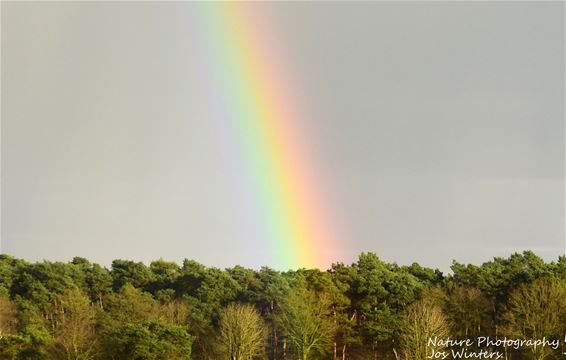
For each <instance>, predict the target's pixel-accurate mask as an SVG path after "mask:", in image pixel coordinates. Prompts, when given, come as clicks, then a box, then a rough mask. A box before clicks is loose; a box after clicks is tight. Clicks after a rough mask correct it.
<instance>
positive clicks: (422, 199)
mask: <svg viewBox="0 0 566 360" xmlns="http://www.w3.org/2000/svg"><path fill="white" fill-rule="evenodd" d="M201 5H202V4H201ZM201 5H199V4H196V3H188V2H186V3H179V2H175V3H147V2H145V3H131V2H122V3H112V2H101V3H94V2H90V3H84V2H74V3H72V2H65V3H39V2H18V3H16V2H5V1H3V2H2V4H1V6H2V139H1V140H2V148H1V150H2V233H1V236H2V244H1V245H2V252H4V253H8V254H12V255H15V256H18V257H23V258H26V259H30V260H35V259H43V258H45V259H50V260H69V259H71V258H72V257H73V256H85V257H88V258H90V259H92V260H94V261H97V262H102V263H104V264H108V263H109V262H110V260H111V259H114V258H128V259H136V260H143V261H149V260H151V259H156V258H159V257H163V258H166V259H171V260H177V261H179V260H180V259H182V258H184V257H188V258H193V259H196V260H197V261H200V262H202V263H204V264H206V265H213V266H221V267H224V266H232V265H234V264H241V265H245V266H250V267H259V266H260V265H272V266H273V265H274V264H272V263H270V261H269V260H268V259H269V256H268V253H269V251H270V249H269V246H270V244H269V241H266V240H265V239H260V238H254V236H257V235H254V234H256V232H254V230H253V229H248V228H246V226H248V227H253V226H255V225H254V223H253V221H252V222H249V223H246V224H244V225H242V222H241V218H240V216H239V213H240V212H242V211H243V209H242V207H243V206H244V205H243V204H242V203H241V202H240V201H239V200H238V199H239V198H238V194H236V193H235V192H236V191H237V190H235V189H234V187H233V186H232V184H233V183H234V182H236V181H237V180H235V177H238V176H240V175H239V174H238V172H237V171H236V172H234V164H226V159H225V158H224V157H223V154H222V150H221V149H222V148H223V144H222V142H223V141H224V140H223V138H222V137H221V136H218V127H217V126H218V124H219V123H221V122H222V121H226V119H223V118H222V115H221V113H219V112H218V111H216V109H214V108H213V107H212V106H211V102H210V96H212V95H211V94H212V93H213V92H214V91H215V89H214V87H213V86H212V85H211V84H210V83H207V82H206V79H209V78H210V74H208V73H207V71H210V67H209V66H208V64H207V62H211V61H213V60H214V59H208V58H207V55H206V52H205V50H204V49H205V48H206V47H207V44H206V41H207V38H206V36H203V32H204V33H206V31H208V30H206V29H205V28H206V26H207V25H206V18H205V17H204V15H202V12H203V10H202V6H201ZM209 6H214V5H209ZM248 6H252V7H254V11H257V12H258V13H260V14H263V13H265V18H266V19H268V21H266V22H265V23H266V24H268V26H269V27H270V29H265V31H266V32H267V33H269V34H271V32H270V31H272V30H273V33H274V34H276V35H277V36H274V37H273V39H274V40H273V41H277V42H279V44H278V46H279V47H280V48H282V49H285V51H286V56H287V58H288V60H289V61H290V62H292V63H293V64H294V67H293V69H294V71H295V72H296V73H295V78H296V79H300V84H296V85H299V86H297V88H296V92H297V94H296V95H297V97H298V98H300V99H301V100H300V101H301V102H302V103H303V104H306V105H307V106H308V109H309V112H310V117H309V118H308V120H306V121H309V123H308V124H305V126H306V127H308V128H309V129H312V130H313V131H312V133H310V134H308V136H310V138H309V139H310V140H312V146H311V147H312V151H313V152H316V153H317V154H318V157H317V158H318V159H319V161H320V168H322V169H325V172H324V174H320V176H321V177H323V178H324V179H323V182H324V184H322V182H321V186H325V187H326V188H327V189H332V194H331V197H332V201H330V202H331V203H332V206H333V207H335V212H336V214H337V217H338V218H340V219H341V224H340V227H341V229H342V230H343V234H342V236H343V237H344V238H342V239H341V241H340V242H339V243H338V244H336V248H335V249H334V252H335V253H336V254H338V256H337V258H336V259H335V260H336V261H344V262H347V263H349V262H352V261H354V260H355V258H356V257H357V255H358V254H359V252H361V251H373V252H376V253H377V254H378V255H380V256H381V257H382V258H383V259H385V260H388V261H396V262H399V263H402V264H405V263H411V262H413V261H417V262H420V263H421V264H424V265H427V266H434V267H440V268H441V269H447V267H448V266H449V264H450V263H451V261H452V259H456V260H458V261H461V262H476V263H477V262H480V261H485V260H488V259H490V258H491V257H493V256H507V255H509V254H510V253H512V252H514V251H522V250H525V249H532V250H535V251H536V252H537V253H538V254H539V255H541V256H543V257H544V258H546V259H555V258H556V257H557V256H558V255H560V254H562V253H563V252H564V3H562V2H546V3H544V2H540V1H537V2H517V3H512V2H415V3H413V2H399V3H390V2H387V3H386V2H374V3H370V2H359V3H350V2H310V3H306V2H301V3H296V2H293V3H290V2H289V3H280V2H279V3H263V4H259V3H256V4H252V5H248Z"/></svg>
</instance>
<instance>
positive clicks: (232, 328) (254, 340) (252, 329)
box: [219, 304, 267, 360]
mask: <svg viewBox="0 0 566 360" xmlns="http://www.w3.org/2000/svg"><path fill="white" fill-rule="evenodd" d="M266 335H267V332H266V328H265V325H264V322H263V320H262V318H261V316H260V315H259V313H258V312H257V310H256V309H255V308H254V307H253V306H252V305H242V304H230V305H228V307H226V308H225V309H223V310H222V312H221V314H220V336H219V343H220V353H221V354H222V357H223V358H224V359H226V360H251V359H253V358H255V357H257V356H258V355H261V353H262V352H263V350H264V345H265V341H266Z"/></svg>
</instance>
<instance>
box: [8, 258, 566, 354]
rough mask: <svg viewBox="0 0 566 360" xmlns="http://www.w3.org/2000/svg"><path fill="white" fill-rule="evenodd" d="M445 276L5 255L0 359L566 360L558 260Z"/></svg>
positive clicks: (565, 295) (356, 266) (391, 267)
mask: <svg viewBox="0 0 566 360" xmlns="http://www.w3.org/2000/svg"><path fill="white" fill-rule="evenodd" d="M451 269H452V271H451V273H450V274H447V275H445V274H443V273H442V272H440V271H439V270H437V269H430V268H426V267H422V266H420V265H419V264H417V263H414V264H412V265H410V266H400V265H397V264H395V263H387V262H384V261H382V260H381V259H379V257H378V256H376V255H375V254H373V253H363V254H361V255H360V256H359V258H358V260H357V262H355V263H353V264H351V265H345V264H343V263H336V264H333V265H332V267H331V268H330V269H328V270H327V271H321V270H318V269H298V270H294V271H286V272H280V271H276V270H273V269H271V268H268V267H262V268H261V269H259V270H252V269H247V268H244V267H241V266H235V267H233V268H228V269H218V268H211V267H205V266H203V265H202V264H199V263H198V262H195V261H192V260H184V261H183V263H182V264H181V265H178V264H176V263H174V262H169V261H165V260H156V261H153V262H151V263H150V264H149V266H146V265H145V264H144V263H142V262H135V261H129V260H114V261H113V262H112V265H111V267H110V269H108V268H106V267H103V266H100V265H98V264H94V263H91V262H90V261H88V260H87V259H85V258H80V257H76V258H74V259H73V260H72V261H71V262H69V263H63V262H50V261H42V262H34V263H30V262H26V261H24V260H21V259H17V258H14V257H11V256H8V255H0V359H34V360H36V359H67V360H70V359H76V360H79V359H83V360H90V359H92V360H95V359H105V360H106V359H109V360H121V359H124V360H125V359H128V360H130V359H132V360H133V359H135V360H138V359H139V360H142V359H143V360H145V359H149V360H153V359H155V360H157V359H164V360H165V359H167V360H175V359H197V360H211V359H214V360H217V359H218V360H223V359H226V360H252V359H270V360H281V359H285V360H297V359H300V360H308V359H313V360H315V359H328V360H331V359H332V360H339V359H340V360H347V359H348V360H354V359H396V360H424V359H426V357H427V356H428V355H429V354H430V353H431V351H440V350H442V349H446V348H447V347H449V345H446V344H443V342H442V341H440V342H435V343H432V344H431V342H430V341H429V339H431V338H436V339H448V338H452V339H465V338H470V339H473V338H475V337H477V336H489V337H491V338H493V339H499V338H504V337H507V338H522V339H535V338H536V339H538V338H543V337H546V338H549V339H550V338H558V339H561V344H560V348H559V349H552V348H549V347H541V346H530V347H524V348H520V349H514V348H505V349H504V352H505V358H506V359H534V360H543V359H559V358H560V359H562V358H563V356H564V355H562V354H563V352H565V351H566V349H565V345H564V341H563V339H564V337H565V335H566V257H559V258H558V260H557V261H552V262H545V261H543V260H542V259H541V258H540V257H538V256H537V255H535V254H534V253H533V252H530V251H526V252H524V253H521V254H519V253H516V254H513V255H511V256H510V257H508V258H499V257H498V258H494V259H493V260H492V261H489V262H486V263H483V264H482V265H479V266H478V265H471V264H468V265H465V264H460V263H458V262H453V264H452V266H451Z"/></svg>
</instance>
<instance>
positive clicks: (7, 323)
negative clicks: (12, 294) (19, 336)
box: [0, 295, 17, 339]
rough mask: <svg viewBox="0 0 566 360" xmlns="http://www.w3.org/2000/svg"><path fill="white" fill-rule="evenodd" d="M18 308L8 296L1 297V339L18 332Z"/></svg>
mask: <svg viewBox="0 0 566 360" xmlns="http://www.w3.org/2000/svg"><path fill="white" fill-rule="evenodd" d="M16 323H17V319H16V306H15V305H14V303H12V301H10V299H9V298H8V297H7V296H3V295H0V339H1V338H2V337H3V336H4V335H7V334H12V333H13V332H15V331H16Z"/></svg>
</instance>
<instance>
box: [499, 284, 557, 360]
mask: <svg viewBox="0 0 566 360" xmlns="http://www.w3.org/2000/svg"><path fill="white" fill-rule="evenodd" d="M503 318H504V320H505V321H506V323H507V324H506V326H505V327H504V328H503V332H504V333H505V334H506V335H509V336H515V337H520V338H524V339H542V338H543V337H546V338H553V337H554V338H556V337H558V338H561V337H562V336H563V334H562V333H561V332H562V331H564V321H565V320H566V284H565V283H564V282H561V281H560V280H555V279H549V278H542V279H538V280H536V281H534V282H533V283H531V284H525V285H521V286H519V287H518V288H517V289H516V290H515V291H514V292H513V293H512V294H511V296H510V297H509V303H508V310H507V311H506V312H505V314H504V316H503ZM530 351H531V354H532V355H533V359H534V360H543V359H546V358H547V357H549V356H550V355H551V353H552V352H553V349H552V348H549V347H543V346H532V347H530Z"/></svg>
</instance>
